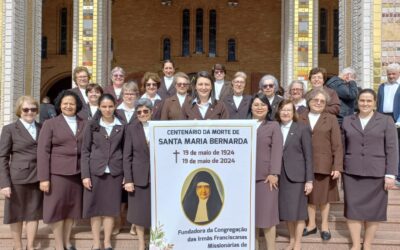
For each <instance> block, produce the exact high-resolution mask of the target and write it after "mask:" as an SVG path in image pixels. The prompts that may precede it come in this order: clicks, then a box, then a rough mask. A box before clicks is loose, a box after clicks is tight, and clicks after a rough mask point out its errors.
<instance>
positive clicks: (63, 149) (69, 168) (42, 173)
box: [37, 114, 85, 181]
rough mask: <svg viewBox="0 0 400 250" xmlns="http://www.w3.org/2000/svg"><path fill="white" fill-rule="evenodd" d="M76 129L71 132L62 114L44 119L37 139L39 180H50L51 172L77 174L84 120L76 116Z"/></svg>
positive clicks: (79, 169) (78, 171)
mask: <svg viewBox="0 0 400 250" xmlns="http://www.w3.org/2000/svg"><path fill="white" fill-rule="evenodd" d="M76 119H77V131H76V135H74V134H73V133H72V130H71V128H70V127H69V126H68V123H67V121H65V118H64V116H63V115H62V114H60V115H59V116H57V117H55V118H53V119H50V120H46V121H45V122H44V124H43V127H42V130H41V132H40V136H39V140H38V150H37V158H38V160H37V164H38V170H37V171H38V179H39V181H48V180H50V175H51V174H56V175H75V174H79V173H80V171H81V168H80V156H81V144H82V139H83V132H84V131H83V130H84V127H85V121H84V120H82V119H81V118H79V116H76Z"/></svg>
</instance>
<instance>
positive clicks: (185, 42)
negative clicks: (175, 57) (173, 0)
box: [182, 9, 190, 56]
mask: <svg viewBox="0 0 400 250" xmlns="http://www.w3.org/2000/svg"><path fill="white" fill-rule="evenodd" d="M189 38H190V11H189V10H188V9H184V10H183V15H182V56H189V55H190V41H189Z"/></svg>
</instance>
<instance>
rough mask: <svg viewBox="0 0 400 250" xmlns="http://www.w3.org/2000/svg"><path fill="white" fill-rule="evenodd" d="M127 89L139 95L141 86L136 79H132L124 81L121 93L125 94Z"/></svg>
mask: <svg viewBox="0 0 400 250" xmlns="http://www.w3.org/2000/svg"><path fill="white" fill-rule="evenodd" d="M125 91H133V92H136V94H137V95H139V86H138V84H137V82H136V81H134V80H131V81H129V82H126V83H124V85H122V91H121V94H122V95H123V94H124V93H125Z"/></svg>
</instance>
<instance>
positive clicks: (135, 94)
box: [124, 92, 137, 96]
mask: <svg viewBox="0 0 400 250" xmlns="http://www.w3.org/2000/svg"><path fill="white" fill-rule="evenodd" d="M124 95H129V96H137V93H128V92H126V93H124Z"/></svg>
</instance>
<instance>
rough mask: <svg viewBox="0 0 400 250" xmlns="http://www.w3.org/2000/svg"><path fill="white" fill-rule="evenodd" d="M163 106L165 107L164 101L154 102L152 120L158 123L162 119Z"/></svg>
mask: <svg viewBox="0 0 400 250" xmlns="http://www.w3.org/2000/svg"><path fill="white" fill-rule="evenodd" d="M163 105H164V100H156V101H155V102H154V106H153V109H152V110H151V112H152V113H153V114H152V115H151V120H154V121H158V120H160V119H161V110H162V107H163ZM134 116H135V117H136V113H135V114H134Z"/></svg>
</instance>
